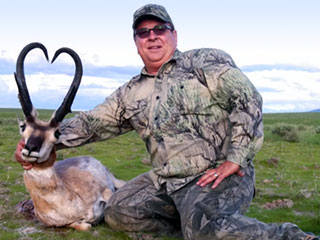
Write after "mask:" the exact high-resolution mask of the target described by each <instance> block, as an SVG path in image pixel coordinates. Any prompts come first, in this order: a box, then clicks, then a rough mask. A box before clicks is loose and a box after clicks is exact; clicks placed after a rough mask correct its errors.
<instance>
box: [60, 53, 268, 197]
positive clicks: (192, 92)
mask: <svg viewBox="0 0 320 240" xmlns="http://www.w3.org/2000/svg"><path fill="white" fill-rule="evenodd" d="M261 109H262V99H261V96H260V94H259V93H258V92H257V90H256V89H255V87H254V86H253V85H252V83H251V82H250V81H249V79H248V78H247V77H246V76H245V75H244V74H243V73H242V72H241V71H240V70H239V69H238V68H237V67H236V65H235V63H234V62H233V60H232V58H231V57H230V56H229V55H228V54H226V53H225V52H223V51H221V50H217V49H196V50H191V51H188V52H184V53H182V52H180V51H178V50H176V52H175V53H174V56H173V57H172V58H171V60H169V61H168V62H167V63H165V64H164V65H163V66H162V67H161V69H160V70H159V71H158V73H157V75H155V76H154V75H148V74H147V73H146V71H145V69H143V70H142V71H141V73H140V74H139V75H137V76H135V77H133V78H132V79H131V80H130V81H129V82H128V83H126V84H124V85H123V86H122V87H120V88H119V89H117V90H116V91H115V92H114V93H113V94H111V95H110V96H109V97H107V98H106V99H105V101H104V102H103V103H101V104H100V105H98V106H96V107H95V108H94V109H93V110H91V111H88V112H83V113H80V114H78V115H77V116H75V117H74V118H72V119H69V120H65V121H63V123H62V125H61V132H62V136H61V138H60V139H61V143H63V144H64V145H65V146H68V147H72V146H79V145H83V144H85V143H89V142H94V141H101V140H105V139H109V138H112V137H115V136H118V135H120V134H123V133H126V132H128V131H131V130H135V131H137V133H138V134H139V136H140V137H141V138H142V139H143V141H144V142H145V144H146V147H147V150H148V152H149V153H150V156H151V163H152V167H153V168H152V170H151V172H150V174H151V177H152V178H153V180H154V183H155V186H156V187H160V185H161V184H162V183H164V182H166V186H167V190H168V191H169V192H171V191H174V190H175V189H178V188H180V187H182V186H183V185H185V184H186V183H188V182H189V181H191V180H193V179H194V178H195V177H197V176H199V175H200V174H201V173H203V171H205V170H207V169H208V168H212V167H215V166H217V165H218V164H221V162H223V161H226V160H228V161H231V162H234V163H237V164H239V165H240V166H241V167H246V166H247V164H248V163H250V162H251V161H252V159H253V157H254V155H255V153H256V152H257V151H258V150H259V149H260V147H261V145H262V140H263V124H262V112H261Z"/></svg>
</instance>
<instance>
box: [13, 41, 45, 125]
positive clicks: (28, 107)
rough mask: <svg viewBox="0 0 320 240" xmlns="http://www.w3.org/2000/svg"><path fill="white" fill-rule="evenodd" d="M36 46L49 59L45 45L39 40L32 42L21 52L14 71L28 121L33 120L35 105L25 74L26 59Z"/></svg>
mask: <svg viewBox="0 0 320 240" xmlns="http://www.w3.org/2000/svg"><path fill="white" fill-rule="evenodd" d="M34 48H40V49H41V50H42V51H43V53H44V55H45V56H46V59H47V61H49V57H48V52H47V49H46V48H45V46H43V45H42V44H41V43H38V42H34V43H30V44H28V45H27V46H25V47H24V48H23V49H22V51H21V52H20V54H19V56H18V60H17V65H16V72H15V73H14V77H15V79H16V83H17V86H18V91H19V94H18V97H19V101H20V104H21V107H22V111H23V113H24V115H25V117H26V119H27V121H32V119H33V116H32V115H31V112H32V109H33V106H32V102H31V99H30V95H29V91H28V88H27V84H26V80H25V76H24V60H25V58H26V56H27V54H28V53H29V52H30V51H31V50H32V49H34Z"/></svg>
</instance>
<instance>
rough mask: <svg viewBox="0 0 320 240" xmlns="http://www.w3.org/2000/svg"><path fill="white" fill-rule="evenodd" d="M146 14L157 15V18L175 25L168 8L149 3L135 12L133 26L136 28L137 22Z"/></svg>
mask: <svg viewBox="0 0 320 240" xmlns="http://www.w3.org/2000/svg"><path fill="white" fill-rule="evenodd" d="M145 16H152V17H156V18H158V19H160V20H161V21H163V22H165V23H170V24H171V25H172V26H174V25H173V22H172V20H171V18H170V16H169V14H168V12H167V10H166V9H165V8H164V7H163V6H160V5H157V4H147V5H145V6H142V7H141V8H139V9H138V10H137V11H135V13H134V14H133V24H132V28H133V29H136V27H137V23H138V22H139V21H140V19H141V18H143V17H145Z"/></svg>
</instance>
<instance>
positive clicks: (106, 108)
mask: <svg viewBox="0 0 320 240" xmlns="http://www.w3.org/2000/svg"><path fill="white" fill-rule="evenodd" d="M123 88H125V87H124V86H123V87H121V88H119V89H118V90H116V91H115V92H114V93H113V94H112V95H110V96H109V97H107V98H106V100H105V101H104V102H103V103H101V104H99V105H97V106H96V107H95V108H94V109H93V110H90V111H87V112H80V113H79V114H77V115H76V116H75V117H73V118H70V119H65V120H64V121H63V122H62V123H61V125H60V129H59V130H60V132H61V136H60V137H59V141H58V144H57V148H58V149H61V148H65V147H76V146H81V145H84V144H87V143H91V142H96V141H102V140H106V139H110V138H113V137H115V136H118V135H121V134H123V133H126V132H128V131H131V130H132V129H133V128H132V126H131V125H130V123H129V120H128V119H125V117H124V114H123V113H124V112H125V111H126V109H125V106H124V105H123V101H122V94H123V91H124V90H123Z"/></svg>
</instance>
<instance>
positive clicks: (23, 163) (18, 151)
mask: <svg viewBox="0 0 320 240" xmlns="http://www.w3.org/2000/svg"><path fill="white" fill-rule="evenodd" d="M23 148H24V139H23V138H21V139H20V141H19V142H18V145H17V149H16V152H15V153H14V156H15V158H16V160H17V161H18V162H19V163H20V164H21V166H22V167H23V169H24V170H30V169H31V168H32V167H33V165H32V163H30V162H27V161H24V160H23V159H22V156H21V151H22V149H23Z"/></svg>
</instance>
